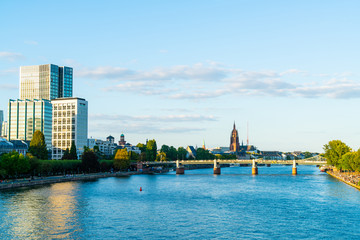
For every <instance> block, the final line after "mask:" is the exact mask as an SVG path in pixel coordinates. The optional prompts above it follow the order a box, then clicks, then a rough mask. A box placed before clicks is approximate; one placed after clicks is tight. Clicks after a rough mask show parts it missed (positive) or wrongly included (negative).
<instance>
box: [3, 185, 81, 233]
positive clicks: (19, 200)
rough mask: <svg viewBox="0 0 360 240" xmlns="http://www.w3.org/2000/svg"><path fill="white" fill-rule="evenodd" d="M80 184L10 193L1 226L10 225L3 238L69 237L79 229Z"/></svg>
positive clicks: (5, 196) (5, 195)
mask: <svg viewBox="0 0 360 240" xmlns="http://www.w3.org/2000/svg"><path fill="white" fill-rule="evenodd" d="M77 187H78V185H77V183H74V182H68V183H57V184H53V185H51V186H48V187H43V188H34V189H25V190H20V191H18V192H15V191H14V192H11V191H9V192H6V193H5V194H4V196H3V198H4V199H6V198H8V199H7V201H6V202H5V204H4V205H3V206H2V209H1V210H2V213H3V214H2V217H1V220H2V221H1V222H2V223H1V226H2V225H4V227H5V226H6V227H7V228H6V230H5V229H4V230H5V233H6V234H5V233H4V232H2V233H1V234H5V236H7V237H4V238H3V239H6V238H11V239H30V238H31V239H33V236H38V237H40V236H42V237H40V238H43V237H45V236H46V238H48V237H49V236H51V238H59V239H62V238H69V236H70V234H71V233H72V232H74V231H76V229H77V226H76V223H77V222H78V221H77V220H78V216H77V213H78V211H77V200H76V197H75V195H76V191H77ZM2 227H3V226H2ZM0 236H1V235H0ZM31 236H32V237H31Z"/></svg>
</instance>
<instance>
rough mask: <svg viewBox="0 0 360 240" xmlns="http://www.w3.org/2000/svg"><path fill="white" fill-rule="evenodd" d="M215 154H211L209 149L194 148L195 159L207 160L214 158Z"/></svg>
mask: <svg viewBox="0 0 360 240" xmlns="http://www.w3.org/2000/svg"><path fill="white" fill-rule="evenodd" d="M214 158H215V155H214V154H211V153H210V152H209V150H205V149H203V148H198V149H196V159H197V160H209V159H214Z"/></svg>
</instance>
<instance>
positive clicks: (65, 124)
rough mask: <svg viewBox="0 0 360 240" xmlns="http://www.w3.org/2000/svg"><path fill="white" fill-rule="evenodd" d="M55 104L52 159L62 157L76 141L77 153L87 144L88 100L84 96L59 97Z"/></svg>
mask: <svg viewBox="0 0 360 240" xmlns="http://www.w3.org/2000/svg"><path fill="white" fill-rule="evenodd" d="M51 103H52V105H53V121H52V123H53V139H52V145H53V149H52V159H61V158H62V156H63V154H64V151H65V150H66V149H67V148H69V149H70V148H71V143H72V141H75V145H76V148H77V149H76V150H77V155H78V156H80V155H81V154H82V153H83V151H84V146H87V145H88V143H87V139H88V138H87V134H88V102H87V101H86V100H85V99H83V98H77V97H71V98H58V99H54V100H52V101H51Z"/></svg>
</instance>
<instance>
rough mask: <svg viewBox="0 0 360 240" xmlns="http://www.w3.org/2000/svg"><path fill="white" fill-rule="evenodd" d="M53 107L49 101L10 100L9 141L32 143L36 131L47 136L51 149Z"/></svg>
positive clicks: (47, 142)
mask: <svg viewBox="0 0 360 240" xmlns="http://www.w3.org/2000/svg"><path fill="white" fill-rule="evenodd" d="M51 122H52V106H51V102H50V101H48V100H45V99H43V100H36V99H34V100H19V99H18V100H12V99H10V100H9V104H8V126H7V128H8V132H7V139H8V140H25V141H31V139H32V137H33V134H34V132H35V131H36V130H39V131H41V132H42V133H43V134H44V136H45V143H46V146H47V148H48V149H51V124H52V123H51Z"/></svg>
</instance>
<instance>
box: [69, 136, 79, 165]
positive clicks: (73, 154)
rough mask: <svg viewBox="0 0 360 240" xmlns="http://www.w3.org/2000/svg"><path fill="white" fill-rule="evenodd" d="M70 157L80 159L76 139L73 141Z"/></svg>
mask: <svg viewBox="0 0 360 240" xmlns="http://www.w3.org/2000/svg"><path fill="white" fill-rule="evenodd" d="M69 157H70V159H76V160H77V159H78V156H77V152H76V145H75V141H74V140H73V141H72V142H71V147H70V153H69Z"/></svg>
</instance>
